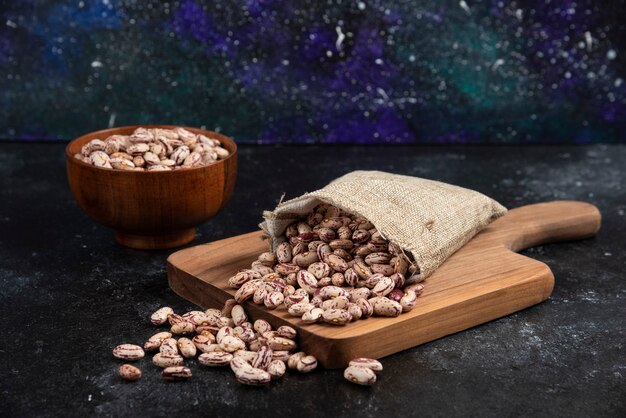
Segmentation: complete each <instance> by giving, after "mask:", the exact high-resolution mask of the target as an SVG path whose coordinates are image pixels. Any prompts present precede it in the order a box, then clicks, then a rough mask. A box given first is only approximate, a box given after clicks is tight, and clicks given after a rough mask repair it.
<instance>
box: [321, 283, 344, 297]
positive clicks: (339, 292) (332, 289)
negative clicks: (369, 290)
mask: <svg viewBox="0 0 626 418" xmlns="http://www.w3.org/2000/svg"><path fill="white" fill-rule="evenodd" d="M349 295H350V294H349V292H348V291H347V290H346V289H343V288H341V287H338V286H326V287H322V288H321V289H320V290H319V296H320V297H321V298H322V299H329V298H336V297H338V296H349Z"/></svg>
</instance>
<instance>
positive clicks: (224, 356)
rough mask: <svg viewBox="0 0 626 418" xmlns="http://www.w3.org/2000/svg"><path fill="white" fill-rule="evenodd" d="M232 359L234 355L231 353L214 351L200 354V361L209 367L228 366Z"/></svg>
mask: <svg viewBox="0 0 626 418" xmlns="http://www.w3.org/2000/svg"><path fill="white" fill-rule="evenodd" d="M232 359H233V355H232V354H231V353H226V352H224V351H214V352H211V353H202V354H200V355H199V356H198V363H200V364H202V365H203V366H209V367H224V366H228V365H229V364H230V362H231V360H232Z"/></svg>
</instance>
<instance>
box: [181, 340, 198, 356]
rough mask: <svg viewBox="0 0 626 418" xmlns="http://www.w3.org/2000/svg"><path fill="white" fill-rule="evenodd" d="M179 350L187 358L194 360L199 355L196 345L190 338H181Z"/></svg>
mask: <svg viewBox="0 0 626 418" xmlns="http://www.w3.org/2000/svg"><path fill="white" fill-rule="evenodd" d="M178 350H179V351H180V354H182V356H183V357H186V358H193V357H195V356H196V353H197V349H196V346H195V344H194V343H193V342H192V341H191V340H190V339H189V338H180V339H179V340H178Z"/></svg>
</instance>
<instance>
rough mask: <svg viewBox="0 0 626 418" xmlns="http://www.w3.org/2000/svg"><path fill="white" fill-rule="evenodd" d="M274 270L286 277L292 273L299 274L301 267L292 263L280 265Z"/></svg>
mask: <svg viewBox="0 0 626 418" xmlns="http://www.w3.org/2000/svg"><path fill="white" fill-rule="evenodd" d="M274 270H275V271H276V273H279V274H281V275H283V276H286V275H289V274H291V273H297V272H298V271H299V270H300V267H299V266H296V265H295V264H292V263H279V264H277V265H276V266H275V267H274Z"/></svg>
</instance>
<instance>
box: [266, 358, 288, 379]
mask: <svg viewBox="0 0 626 418" xmlns="http://www.w3.org/2000/svg"><path fill="white" fill-rule="evenodd" d="M286 371H287V367H286V366H285V362H284V361H281V360H272V361H271V362H270V364H269V365H268V366H267V372H268V373H269V375H270V376H271V377H272V380H277V379H280V378H281V377H283V376H284V375H285V372H286Z"/></svg>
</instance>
